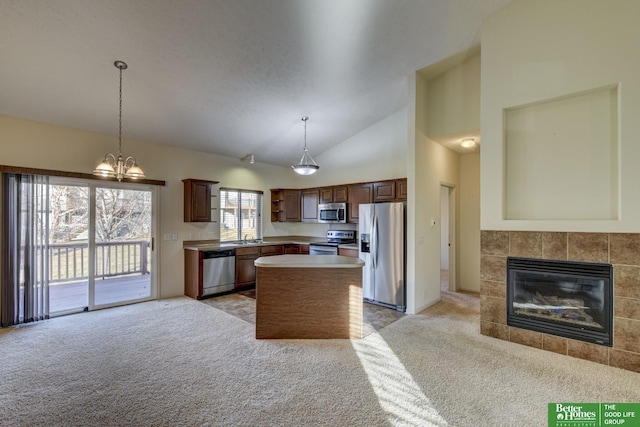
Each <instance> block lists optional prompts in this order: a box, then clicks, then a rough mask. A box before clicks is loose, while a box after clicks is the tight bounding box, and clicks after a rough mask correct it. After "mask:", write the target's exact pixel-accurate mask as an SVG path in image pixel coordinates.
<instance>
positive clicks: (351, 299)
mask: <svg viewBox="0 0 640 427" xmlns="http://www.w3.org/2000/svg"><path fill="white" fill-rule="evenodd" d="M255 265H256V268H257V271H258V274H257V284H256V338H258V339H273V338H276V339H281V338H285V339H298V338H303V339H304V338H312V339H313V338H324V339H327V338H347V339H358V338H362V320H363V304H362V267H363V266H364V262H363V261H362V260H360V259H354V258H350V257H345V256H338V255H326V256H313V255H282V256H276V257H267V258H263V257H260V258H258V259H257V260H256V262H255Z"/></svg>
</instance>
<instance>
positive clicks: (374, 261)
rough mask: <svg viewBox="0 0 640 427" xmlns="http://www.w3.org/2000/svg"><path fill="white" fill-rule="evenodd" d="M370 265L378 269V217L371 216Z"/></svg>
mask: <svg viewBox="0 0 640 427" xmlns="http://www.w3.org/2000/svg"><path fill="white" fill-rule="evenodd" d="M371 265H372V267H373V268H378V215H374V216H373V221H372V225H371Z"/></svg>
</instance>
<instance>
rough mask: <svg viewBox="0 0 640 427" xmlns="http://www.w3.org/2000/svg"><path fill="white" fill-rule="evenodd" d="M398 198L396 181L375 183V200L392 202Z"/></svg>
mask: <svg viewBox="0 0 640 427" xmlns="http://www.w3.org/2000/svg"><path fill="white" fill-rule="evenodd" d="M395 199H396V182H395V181H382V182H374V183H373V201H374V202H392V201H394V200H395Z"/></svg>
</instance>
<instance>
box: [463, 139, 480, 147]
mask: <svg viewBox="0 0 640 427" xmlns="http://www.w3.org/2000/svg"><path fill="white" fill-rule="evenodd" d="M460 145H461V146H462V147H464V148H472V147H475V146H476V140H475V139H473V138H465V139H463V140H462V142H460Z"/></svg>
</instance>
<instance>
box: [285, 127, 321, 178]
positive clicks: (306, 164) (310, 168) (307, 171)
mask: <svg viewBox="0 0 640 427" xmlns="http://www.w3.org/2000/svg"><path fill="white" fill-rule="evenodd" d="M307 120H309V117H307V116H304V117H303V118H302V121H303V122H304V152H303V153H302V158H301V159H300V162H299V163H298V164H297V165H291V168H292V169H293V170H294V171H295V172H296V173H297V174H299V175H311V174H313V173H316V171H317V170H318V169H320V166H318V165H317V164H316V162H315V161H314V160H313V157H311V154H309V150H308V149H307Z"/></svg>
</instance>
